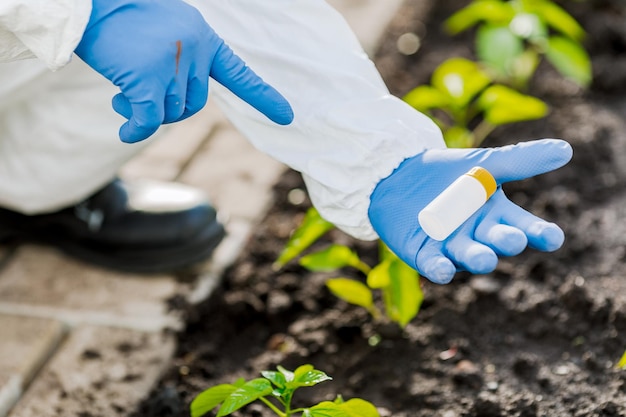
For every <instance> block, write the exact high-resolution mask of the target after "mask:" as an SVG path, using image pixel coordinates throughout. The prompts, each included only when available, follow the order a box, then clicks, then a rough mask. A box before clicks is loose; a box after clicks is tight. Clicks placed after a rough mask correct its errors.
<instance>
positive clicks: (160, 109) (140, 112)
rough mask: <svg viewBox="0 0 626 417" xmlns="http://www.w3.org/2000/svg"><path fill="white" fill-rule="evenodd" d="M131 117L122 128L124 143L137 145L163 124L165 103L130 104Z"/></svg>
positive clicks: (121, 136)
mask: <svg viewBox="0 0 626 417" xmlns="http://www.w3.org/2000/svg"><path fill="white" fill-rule="evenodd" d="M129 104H130V108H131V115H130V117H129V119H128V121H127V122H126V123H124V124H123V125H122V126H121V127H120V132H119V135H120V139H121V140H122V142H126V143H135V142H139V141H142V140H144V139H146V138H148V137H149V136H150V135H152V134H153V133H154V132H156V131H157V129H158V128H159V127H160V126H161V124H162V123H163V119H164V117H165V111H164V103H163V101H160V102H159V101H150V100H147V101H145V102H138V103H133V102H129Z"/></svg>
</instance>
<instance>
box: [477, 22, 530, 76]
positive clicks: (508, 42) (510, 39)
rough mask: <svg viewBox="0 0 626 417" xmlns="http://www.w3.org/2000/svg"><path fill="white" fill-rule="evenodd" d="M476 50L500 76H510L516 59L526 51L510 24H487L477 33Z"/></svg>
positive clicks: (481, 58)
mask: <svg viewBox="0 0 626 417" xmlns="http://www.w3.org/2000/svg"><path fill="white" fill-rule="evenodd" d="M476 52H477V54H478V57H479V58H480V60H481V61H483V62H484V63H485V64H486V65H487V66H488V67H489V68H491V69H493V70H494V71H495V72H496V74H497V75H498V77H504V78H508V77H510V75H511V73H512V72H513V65H514V64H515V60H516V59H517V57H519V56H520V55H521V54H522V53H523V52H524V43H523V41H522V40H521V39H520V38H519V37H517V36H516V35H515V34H514V33H513V32H511V30H510V29H509V27H508V26H495V25H485V26H483V27H481V28H480V29H479V30H478V33H477V35H476Z"/></svg>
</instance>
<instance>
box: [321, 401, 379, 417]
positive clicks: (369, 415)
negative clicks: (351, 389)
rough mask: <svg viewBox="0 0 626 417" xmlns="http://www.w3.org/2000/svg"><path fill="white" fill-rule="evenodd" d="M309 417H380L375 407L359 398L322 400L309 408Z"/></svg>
mask: <svg viewBox="0 0 626 417" xmlns="http://www.w3.org/2000/svg"><path fill="white" fill-rule="evenodd" d="M309 411H310V414H309V415H310V416H311V417H380V414H378V410H376V407H375V406H374V405H373V404H372V403H370V402H367V401H365V400H362V399H360V398H353V399H350V400H348V401H346V402H343V403H336V402H330V401H323V402H321V403H319V404H317V405H315V406H313V407H311V408H310V409H309Z"/></svg>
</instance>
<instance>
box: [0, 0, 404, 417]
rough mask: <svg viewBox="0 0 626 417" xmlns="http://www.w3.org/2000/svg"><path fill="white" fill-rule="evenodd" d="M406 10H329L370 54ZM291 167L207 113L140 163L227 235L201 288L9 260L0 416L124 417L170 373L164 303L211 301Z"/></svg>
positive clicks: (139, 173) (42, 257)
mask: <svg viewBox="0 0 626 417" xmlns="http://www.w3.org/2000/svg"><path fill="white" fill-rule="evenodd" d="M402 1H403V0H384V1H381V0H332V1H329V3H331V4H332V5H334V6H335V7H337V9H338V10H339V11H340V12H341V13H342V14H343V15H344V16H345V17H346V19H347V21H348V23H349V24H350V25H351V26H352V27H353V28H354V29H355V32H356V34H357V36H358V37H359V39H360V40H361V41H362V43H363V46H364V48H365V49H366V51H367V52H369V53H371V52H373V51H374V50H375V48H376V46H377V42H378V40H379V39H380V37H381V35H382V31H383V29H384V27H385V26H386V24H387V23H388V21H389V19H390V18H391V17H392V16H393V15H394V13H395V12H396V10H397V9H398V7H399V6H400V5H401V3H402ZM284 169H285V167H284V166H283V165H282V164H280V163H278V162H277V161H275V160H273V159H271V158H269V157H268V156H266V155H264V154H262V153H260V152H259V151H257V150H256V149H254V148H253V147H252V146H251V145H250V144H249V143H248V142H247V141H246V140H245V139H244V138H243V137H242V136H241V135H240V134H239V133H238V132H237V131H235V129H234V128H233V127H232V125H231V124H230V123H229V122H227V120H226V119H225V118H224V116H223V115H222V114H221V112H220V111H219V110H218V109H217V107H216V105H215V104H214V103H212V102H210V103H209V104H208V105H207V107H206V108H205V109H204V110H203V111H202V112H201V113H200V114H198V115H196V116H195V117H192V118H190V119H188V120H186V121H185V122H183V123H179V124H176V125H173V126H172V127H171V130H170V132H169V133H168V135H167V136H166V137H164V138H162V139H161V140H159V141H158V142H157V143H155V144H153V145H152V146H150V147H148V148H147V149H146V150H145V151H144V152H143V153H142V154H141V155H139V156H138V157H137V158H135V159H133V160H132V161H131V162H130V163H129V164H128V165H127V166H126V167H125V168H124V169H123V171H122V173H121V175H122V176H123V177H125V178H142V177H143V178H153V179H160V180H177V181H180V182H184V183H188V184H191V185H194V186H196V187H199V188H201V189H203V190H205V191H206V192H207V194H208V195H209V196H210V198H211V199H212V201H213V202H214V204H215V205H216V206H217V207H219V209H220V211H221V213H222V214H221V215H222V216H223V220H224V221H225V223H226V228H227V230H228V236H227V238H226V239H225V240H224V242H223V243H222V244H221V245H220V246H219V247H218V249H217V251H216V252H215V254H214V256H213V259H212V260H211V261H210V262H208V263H207V264H206V265H204V266H202V267H201V268H200V269H199V270H198V271H199V276H198V278H197V280H196V281H195V282H192V283H189V282H180V281H178V280H177V279H176V278H175V277H174V276H169V275H159V276H151V277H145V276H139V275H133V274H120V273H116V272H111V271H106V270H102V269H99V268H94V267H91V266H88V265H85V264H82V263H80V262H76V261H73V260H71V259H67V258H66V257H64V256H63V255H61V254H60V253H58V252H56V251H54V250H51V249H46V248H43V247H39V246H32V245H30V246H24V247H20V248H19V249H18V250H17V251H15V252H12V251H10V250H8V249H7V248H1V249H0V417H5V416H7V415H8V416H9V417H31V416H33V417H34V416H38V417H46V416H50V417H52V416H66V415H85V416H87V415H89V416H92V417H96V416H102V417H105V416H106V417H109V416H126V415H128V413H130V412H131V411H132V410H133V407H134V406H135V405H136V404H137V403H138V402H139V401H140V400H141V399H142V398H143V397H144V396H145V395H146V394H147V393H148V392H149V390H150V388H151V387H152V386H153V384H154V382H156V381H157V379H158V377H159V375H160V373H161V371H162V370H163V369H164V367H166V366H167V365H168V364H169V359H170V358H171V355H172V354H173V350H174V347H175V346H174V340H173V337H172V336H171V335H169V333H167V332H163V331H162V330H164V329H166V328H178V327H179V326H180V325H181V318H180V317H177V315H176V314H175V313H173V312H171V311H169V310H168V308H167V300H168V299H169V298H171V297H173V296H176V295H178V296H180V295H182V296H184V297H186V298H187V300H188V301H190V302H200V301H202V300H204V299H206V298H207V297H208V296H209V295H210V293H211V291H212V289H213V288H215V286H216V285H217V284H218V283H219V280H220V277H221V274H222V272H223V270H224V268H226V267H227V266H228V265H230V264H231V263H232V262H233V261H234V260H235V258H236V256H237V255H238V254H239V253H240V251H241V249H242V248H243V246H244V245H245V242H246V241H247V239H248V237H249V236H250V233H251V232H252V230H253V228H254V226H255V225H256V223H257V222H258V221H259V220H260V218H261V217H262V216H263V214H264V213H265V211H266V209H267V207H268V204H269V203H271V201H270V197H271V196H270V193H269V190H270V188H271V187H272V186H273V184H274V183H275V182H276V180H277V179H278V178H279V176H280V175H281V174H282V172H284Z"/></svg>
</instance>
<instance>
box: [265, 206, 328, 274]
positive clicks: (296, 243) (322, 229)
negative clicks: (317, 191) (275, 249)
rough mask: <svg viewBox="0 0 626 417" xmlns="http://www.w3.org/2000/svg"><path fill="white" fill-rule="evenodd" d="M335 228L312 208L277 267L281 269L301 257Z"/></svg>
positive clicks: (279, 258)
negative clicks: (307, 249) (303, 252)
mask: <svg viewBox="0 0 626 417" xmlns="http://www.w3.org/2000/svg"><path fill="white" fill-rule="evenodd" d="M333 227H334V225H333V224H332V223H330V222H328V221H326V220H324V219H323V218H322V217H321V216H320V214H319V212H318V211H317V210H316V209H315V208H310V209H309V210H308V211H307V212H306V215H305V216H304V219H303V220H302V223H301V224H300V226H298V228H297V229H296V230H295V231H294V233H293V235H292V236H291V238H290V239H289V241H288V242H287V244H286V245H285V248H284V249H283V251H282V252H281V254H280V256H279V257H278V259H277V260H276V262H275V267H278V268H280V267H282V266H284V265H285V264H286V263H287V262H289V261H291V260H292V259H293V258H295V257H296V256H298V255H300V254H301V253H302V251H304V250H305V249H306V248H308V247H309V246H311V245H312V244H313V243H314V242H315V241H316V240H317V239H319V238H320V237H321V236H322V235H324V234H325V233H326V232H328V231H329V230H331V229H332V228H333Z"/></svg>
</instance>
